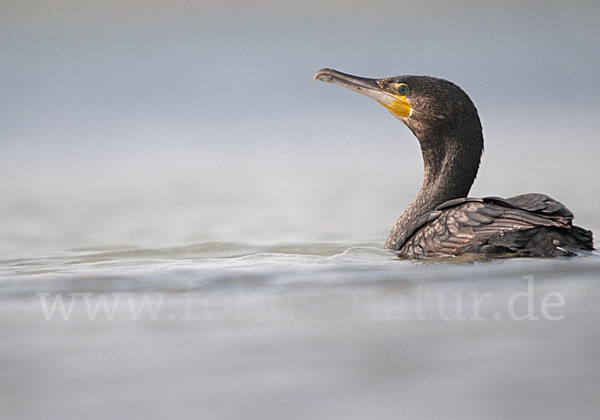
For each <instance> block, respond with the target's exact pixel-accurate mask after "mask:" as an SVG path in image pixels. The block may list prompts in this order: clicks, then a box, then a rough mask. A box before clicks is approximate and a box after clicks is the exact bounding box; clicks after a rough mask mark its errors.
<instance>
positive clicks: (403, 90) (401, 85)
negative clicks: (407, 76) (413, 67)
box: [396, 83, 408, 95]
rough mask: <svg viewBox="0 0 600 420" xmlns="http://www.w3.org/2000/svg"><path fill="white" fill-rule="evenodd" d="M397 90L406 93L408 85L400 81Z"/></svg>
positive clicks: (402, 93) (401, 93)
mask: <svg viewBox="0 0 600 420" xmlns="http://www.w3.org/2000/svg"><path fill="white" fill-rule="evenodd" d="M396 90H397V91H398V93H399V94H400V95H406V94H407V93H408V86H407V85H405V84H404V83H400V84H399V85H398V87H397V88H396Z"/></svg>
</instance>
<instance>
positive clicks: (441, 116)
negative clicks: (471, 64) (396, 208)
mask: <svg viewBox="0 0 600 420" xmlns="http://www.w3.org/2000/svg"><path fill="white" fill-rule="evenodd" d="M315 79H317V80H321V81H324V82H330V83H335V84H338V85H341V86H343V87H346V88H348V89H350V90H353V91H355V92H359V93H362V94H363V95H365V96H368V97H370V98H372V99H375V100H376V101H377V102H379V103H380V104H381V105H383V106H384V107H386V108H387V109H388V110H389V111H390V112H391V113H392V114H394V115H395V116H396V117H397V118H398V119H400V121H402V122H403V123H404V124H406V126H407V127H408V128H409V129H410V130H411V131H412V132H413V133H414V135H415V136H416V137H417V139H418V140H419V143H420V144H421V151H422V154H423V163H424V166H425V174H424V179H423V184H422V186H421V189H420V191H419V192H418V194H417V196H416V197H415V199H414V200H413V202H412V203H411V204H410V205H409V206H408V208H407V209H406V210H405V211H404V213H403V214H402V216H400V218H399V219H398V221H397V222H396V225H395V226H394V227H393V228H392V231H391V232H390V235H389V237H388V239H387V241H386V243H385V246H386V248H390V249H393V250H395V251H396V252H397V253H398V255H399V256H401V257H409V258H423V257H443V256H452V255H459V254H464V253H483V254H496V255H500V254H503V255H510V256H531V257H549V256H563V255H574V254H575V253H576V252H577V251H579V250H592V249H593V240H592V232H591V231H589V230H585V229H582V228H580V227H577V226H573V224H572V220H573V214H572V213H571V212H570V211H569V210H568V209H567V208H566V207H565V206H563V205H562V204H561V203H559V202H558V201H556V200H554V199H552V198H550V197H548V196H546V195H543V194H523V195H518V196H516V197H511V198H507V199H501V198H496V197H486V198H467V194H468V193H469V190H470V189H471V185H472V184H473V181H474V180H475V176H476V175H477V170H478V168H479V161H480V158H481V153H482V152H483V134H482V130H481V123H480V121H479V116H478V114H477V109H476V108H475V105H473V102H471V99H470V98H469V97H468V96H467V94H466V93H465V92H464V91H463V90H462V89H460V88H459V87H458V86H456V85H455V84H453V83H451V82H449V81H446V80H442V79H437V78H433V77H426V76H397V77H390V78H385V79H365V78H362V77H356V76H351V75H348V74H344V73H340V72H338V71H335V70H331V69H322V70H319V71H318V72H317V73H316V74H315Z"/></svg>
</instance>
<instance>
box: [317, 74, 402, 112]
mask: <svg viewBox="0 0 600 420" xmlns="http://www.w3.org/2000/svg"><path fill="white" fill-rule="evenodd" d="M313 80H320V81H322V82H327V83H334V84H336V85H340V86H343V87H345V88H347V89H350V90H352V91H354V92H358V93H360V94H362V95H365V96H368V97H369V98H371V99H374V100H376V101H377V102H379V103H380V104H381V105H383V106H384V107H386V108H387V109H388V110H389V111H390V112H391V113H392V114H394V115H395V116H397V117H403V118H404V117H408V116H410V115H411V114H412V107H411V106H410V104H409V103H408V100H407V99H406V96H403V95H399V94H397V93H393V92H391V91H388V90H386V89H385V88H384V86H385V84H384V83H383V82H382V79H367V78H365V77H358V76H352V75H350V74H346V73H342V72H339V71H336V70H333V69H321V70H319V71H318V72H316V73H315V76H314V77H313Z"/></svg>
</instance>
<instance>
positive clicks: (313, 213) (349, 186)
mask: <svg viewBox="0 0 600 420" xmlns="http://www.w3.org/2000/svg"><path fill="white" fill-rule="evenodd" d="M599 19H600V6H599V5H598V3H597V2H595V1H589V2H586V1H578V2H568V3H566V2H562V1H543V2H542V1H540V2H521V1H508V2H501V3H499V2H491V1H490V2H486V1H483V2H467V1H462V2H460V1H459V2H445V1H439V2H438V1H434V2H417V3H415V2H398V1H374V2H362V1H360V2H359V1H350V2H348V1H337V2H336V1H334V2H327V3H325V2H320V1H301V2H276V1H243V2H242V1H239V2H236V1H220V2H208V1H199V2H186V1H168V2H167V1H164V2H161V1H143V2H135V1H127V0H126V1H98V2H78V1H8V2H7V1H4V2H2V4H1V6H0V54H1V56H2V66H0V125H1V127H2V130H1V131H0V136H1V138H0V176H2V179H3V180H4V181H3V182H2V185H1V186H0V193H1V197H2V198H1V200H0V215H1V216H2V217H1V218H0V220H1V221H0V250H2V251H4V252H11V253H12V252H20V251H27V250H38V249H39V250H49V249H56V248H57V247H58V248H69V247H80V246H103V245H115V244H129V245H139V246H164V245H174V244H187V243H195V242H202V241H206V240H211V241H230V240H247V241H254V242H261V241H267V242H272V241H277V242H286V241H298V240H300V241H314V240H358V239H361V240H378V241H383V240H384V239H385V236H386V235H387V232H388V230H389V228H390V227H391V225H392V224H393V222H394V221H395V219H396V217H397V216H398V215H399V214H400V212H401V211H402V209H403V208H404V206H405V205H406V204H407V203H408V202H409V201H410V199H411V197H412V195H413V194H414V193H415V192H416V190H417V188H418V186H419V185H420V177H421V174H422V173H421V170H422V168H421V158H420V155H419V150H418V147H417V142H416V140H415V139H414V138H413V137H412V135H411V134H410V133H409V132H408V130H407V129H405V128H404V127H403V126H402V125H401V124H400V123H399V122H398V121H397V120H395V119H394V118H393V117H392V116H391V115H389V113H387V112H386V111H385V110H384V109H382V108H381V107H379V106H377V105H376V104H375V103H372V102H371V101H369V100H367V99H366V98H362V97H359V95H353V94H351V93H350V92H346V91H344V90H343V89H340V88H333V87H332V86H329V85H324V84H313V83H312V81H311V78H312V75H313V74H314V72H315V71H316V70H318V69H319V68H321V67H333V68H336V69H339V70H342V71H346V72H349V73H354V74H358V75H364V76H372V77H383V76H389V75H396V74H428V75H435V76H438V77H443V78H447V79H450V80H453V81H455V82H456V83H458V84H459V85H461V86H462V87H463V88H464V89H465V90H466V91H467V92H468V93H469V94H470V95H471V97H472V99H473V100H474V102H475V103H476V105H477V106H478V108H479V110H480V116H481V118H482V121H483V125H484V132H485V137H486V153H485V155H484V159H483V163H482V165H483V166H482V170H481V172H480V176H479V178H478V180H477V181H476V184H475V187H474V189H473V191H472V195H500V196H509V195H514V194H518V193H523V192H530V191H531V192H533V191H543V192H546V193H548V194H550V195H552V196H555V197H556V198H558V199H560V200H561V201H564V202H565V203H567V204H568V205H569V207H571V209H572V210H573V211H574V212H575V214H576V215H577V221H578V222H579V223H580V224H583V225H587V226H588V227H596V228H599V227H600V223H599V222H598V221H597V219H596V213H597V212H596V210H595V209H596V208H597V207H598V206H599V205H600V201H599V198H598V197H600V186H599V185H598V183H597V182H596V180H597V179H598V178H599V175H600V170H599V169H597V168H598V165H597V159H598V155H599V151H600V146H599V142H598V135H597V133H598V131H599V130H600V122H599V121H600V119H599V118H598V112H599V110H600V83H598V70H599V64H600V43H598V39H599V37H600V30H599V29H598V24H597V22H598V21H599ZM242 219H243V220H242ZM265 223H267V224H270V226H271V228H270V229H265V228H264V226H265Z"/></svg>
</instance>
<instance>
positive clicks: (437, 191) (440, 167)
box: [386, 125, 483, 250]
mask: <svg viewBox="0 0 600 420" xmlns="http://www.w3.org/2000/svg"><path fill="white" fill-rule="evenodd" d="M413 131H414V130H413ZM415 134H416V135H417V138H418V139H419V142H420V143H421V152H422V154H423V166H424V176H423V183H422V185H421V189H420V190H419V192H418V193H417V196H416V197H415V198H414V200H413V201H412V203H410V205H409V206H408V207H407V209H406V210H405V211H404V213H402V216H400V218H399V219H398V221H397V222H396V225H395V226H394V228H393V229H392V231H391V232H390V235H389V237H388V239H387V242H386V248H391V249H396V250H398V249H400V248H401V247H402V245H403V244H404V241H405V240H406V239H407V235H408V234H409V233H410V232H409V231H410V229H411V227H412V225H413V224H414V223H415V222H416V221H417V220H418V219H419V218H420V217H421V216H423V215H424V214H426V213H428V212H430V211H432V210H433V209H435V208H436V207H437V206H439V205H440V204H442V203H444V202H446V201H448V200H453V199H455V198H461V197H466V196H467V195H468V194H469V190H470V189H471V186H472V185H473V181H475V177H476V176H477V171H478V169H479V162H480V159H481V153H482V152H483V134H482V132H481V126H480V125H479V128H478V129H477V127H475V128H474V129H473V130H463V132H460V133H457V132H446V134H445V135H441V136H440V135H434V134H430V133H418V132H415Z"/></svg>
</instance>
